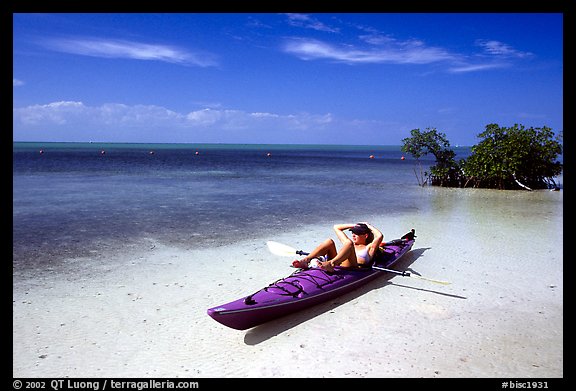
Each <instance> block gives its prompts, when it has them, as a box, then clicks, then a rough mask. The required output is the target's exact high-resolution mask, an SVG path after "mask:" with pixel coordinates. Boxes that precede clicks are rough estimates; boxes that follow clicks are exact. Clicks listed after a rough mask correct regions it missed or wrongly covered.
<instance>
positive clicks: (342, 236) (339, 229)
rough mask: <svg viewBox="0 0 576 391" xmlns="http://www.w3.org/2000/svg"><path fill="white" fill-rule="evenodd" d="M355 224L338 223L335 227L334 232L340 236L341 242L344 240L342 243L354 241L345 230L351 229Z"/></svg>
mask: <svg viewBox="0 0 576 391" xmlns="http://www.w3.org/2000/svg"><path fill="white" fill-rule="evenodd" d="M355 225H356V224H336V225H335V226H334V227H333V228H334V232H336V236H337V237H338V239H340V242H342V244H344V243H346V242H350V241H352V239H350V238H349V237H348V235H346V234H345V233H344V230H347V229H350V228H352V227H354V226H355Z"/></svg>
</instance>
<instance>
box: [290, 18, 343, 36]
mask: <svg viewBox="0 0 576 391" xmlns="http://www.w3.org/2000/svg"><path fill="white" fill-rule="evenodd" d="M286 16H287V18H288V24H289V25H291V26H294V27H302V28H306V29H312V30H316V31H325V32H329V33H337V32H339V31H340V29H339V28H337V27H331V26H328V25H327V24H325V23H322V22H321V21H319V20H318V19H316V18H313V17H311V16H310V15H306V14H286Z"/></svg>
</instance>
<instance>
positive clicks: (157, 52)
mask: <svg viewBox="0 0 576 391" xmlns="http://www.w3.org/2000/svg"><path fill="white" fill-rule="evenodd" d="M40 44H41V45H42V46H44V47H46V48H48V49H50V50H54V51H58V52H63V53H69V54H77V55H82V56H90V57H101V58H127V59H134V60H145V61H163V62H168V63H174V64H180V65H194V66H200V67H210V66H217V65H218V63H217V61H216V57H215V56H214V55H213V54H211V53H200V52H198V53H196V52H191V51H189V50H185V49H182V48H179V47H176V46H168V45H159V44H150V43H143V42H136V41H128V40H122V39H105V38H47V39H43V40H42V41H40Z"/></svg>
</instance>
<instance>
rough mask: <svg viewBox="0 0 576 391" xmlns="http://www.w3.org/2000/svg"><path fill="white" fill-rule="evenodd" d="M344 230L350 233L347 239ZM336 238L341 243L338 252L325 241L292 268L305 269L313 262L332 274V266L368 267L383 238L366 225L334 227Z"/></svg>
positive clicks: (330, 240)
mask: <svg viewBox="0 0 576 391" xmlns="http://www.w3.org/2000/svg"><path fill="white" fill-rule="evenodd" d="M345 230H349V231H351V232H352V235H351V236H352V238H349V237H348V236H347V235H346V233H345V232H344V231H345ZM334 232H336V236H337V237H338V239H340V242H342V248H341V249H340V251H338V250H337V249H336V244H335V243H334V241H333V240H332V239H326V240H325V241H324V242H322V243H321V244H320V245H319V246H318V247H316V248H315V249H314V250H313V251H312V252H311V253H310V254H309V255H307V256H306V257H304V258H302V259H300V260H295V261H294V262H292V266H294V267H299V268H303V269H306V268H308V267H310V263H311V261H313V260H317V261H316V262H315V263H317V266H318V267H321V268H322V269H324V270H326V271H328V272H332V271H333V270H334V266H342V267H347V268H357V267H361V266H363V265H366V266H367V265H369V264H370V261H371V260H372V258H373V257H374V254H375V253H376V250H377V249H378V246H380V243H382V239H383V238H384V236H383V235H382V232H380V231H379V230H378V229H377V228H375V227H374V226H372V225H370V224H368V223H358V224H337V225H335V226H334Z"/></svg>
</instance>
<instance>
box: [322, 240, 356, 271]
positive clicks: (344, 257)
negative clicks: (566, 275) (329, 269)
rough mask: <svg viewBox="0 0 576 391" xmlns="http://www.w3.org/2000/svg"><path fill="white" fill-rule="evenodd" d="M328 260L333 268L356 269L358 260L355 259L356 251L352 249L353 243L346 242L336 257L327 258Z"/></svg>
mask: <svg viewBox="0 0 576 391" xmlns="http://www.w3.org/2000/svg"><path fill="white" fill-rule="evenodd" d="M328 260H329V261H331V263H332V264H333V265H334V266H340V265H342V266H345V267H356V266H358V260H357V259H356V250H355V249H354V243H352V242H351V241H346V242H344V243H343V244H342V248H341V249H340V251H338V253H337V254H336V256H334V257H328Z"/></svg>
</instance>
